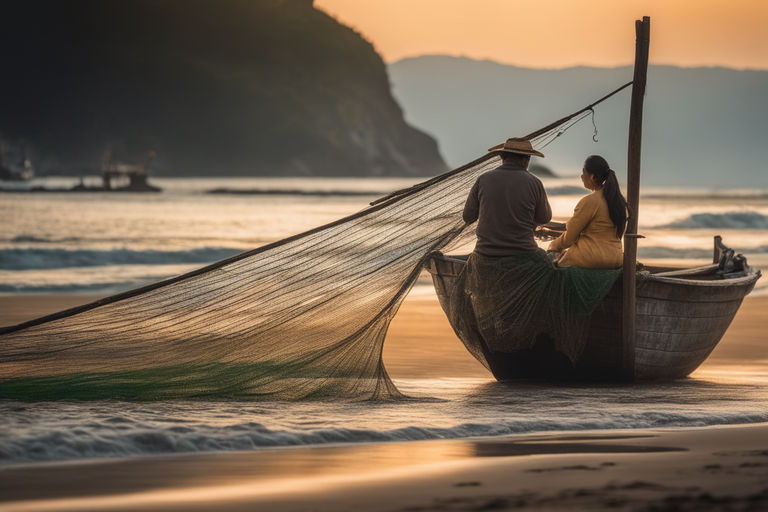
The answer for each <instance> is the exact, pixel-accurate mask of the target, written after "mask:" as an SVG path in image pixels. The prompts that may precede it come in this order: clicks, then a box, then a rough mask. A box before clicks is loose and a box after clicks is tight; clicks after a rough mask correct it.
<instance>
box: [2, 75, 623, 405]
mask: <svg viewBox="0 0 768 512" xmlns="http://www.w3.org/2000/svg"><path fill="white" fill-rule="evenodd" d="M625 87H626V86H625ZM615 92H618V90H617V91H615ZM615 92H614V93H612V94H615ZM609 96H610V95H609ZM609 96H606V97H605V98H607V97H609ZM605 98H603V99H601V100H599V101H598V102H596V103H594V104H597V103H599V102H600V101H603V100H604V99H605ZM594 104H593V105H594ZM590 108H591V106H590V107H587V109H582V110H581V111H579V112H577V113H576V114H573V115H571V116H569V117H566V118H564V119H561V120H559V121H556V122H555V123H552V124H551V125H549V126H547V127H545V128H543V129H542V130H538V131H537V132H534V133H533V134H530V135H529V136H528V137H529V138H532V139H533V142H534V144H535V145H539V146H541V145H542V144H545V143H546V142H547V141H548V140H550V139H551V137H553V136H556V134H558V133H562V130H563V127H567V126H568V125H569V123H573V122H574V119H578V118H579V115H583V114H584V113H585V112H586V111H587V110H589V109H590ZM553 134H555V135H553ZM499 164H500V161H499V158H498V157H497V156H495V155H494V154H493V153H489V154H487V155H485V156H483V157H481V158H479V159H477V160H475V161H474V162H471V163H469V164H467V165H465V166H463V167H460V168H458V169H455V170H453V171H449V172H447V173H445V174H443V175H441V176H438V177H436V178H433V179H431V180H428V181H426V182H424V183H421V184H419V185H416V186H414V187H411V188H410V189H406V190H402V191H398V192H395V193H393V194H390V195H389V196H386V197H384V198H382V199H380V200H379V201H376V202H375V203H373V204H372V205H371V206H370V207H368V208H366V209H364V210H362V211H360V212H358V213H356V214H354V215H351V216H349V217H346V218H344V219H341V220H339V221H336V222H333V223H331V224H328V225H326V226H322V227H319V228H316V229H314V230H311V231H308V232H306V233H302V234H300V235H296V236H294V237H291V238H287V239H285V240H281V241H279V242H276V243H273V244H270V245H267V246H264V247H261V248H258V249H255V250H252V251H249V252H245V253H242V254H240V255H237V256H235V257H233V258H230V259H227V260H224V261H220V262H218V263H215V264H213V265H209V266H208V267H205V268H202V269H199V270H196V271H193V272H191V273H188V274H185V275H182V276H179V277H176V278H172V279H169V280H167V281H163V282H160V283H157V284H154V285H150V286H147V287H144V288H140V289H137V290H132V291H130V292H126V293H123V294H120V295H116V296H113V297H108V298H106V299H102V300H100V301H97V302H94V303H91V304H87V305H84V306H81V307H78V308H73V309H71V310H67V311H63V312H60V313H56V314H54V315H50V316H48V317H43V318H40V319H37V320H33V321H30V322H26V323H24V324H20V325H18V326H13V327H9V328H4V329H0V398H16V399H96V398H115V399H128V400H156V399H167V398H210V397H238V398H254V399H275V400H276V399H313V398H331V397H333V398H336V397H347V398H356V399H389V398H397V397H400V396H401V395H400V393H399V391H398V390H397V388H396V387H395V385H394V384H393V383H392V381H391V380H390V378H389V376H388V375H387V372H386V369H385V368H384V364H383V361H382V349H383V344H384V338H385V335H386V332H387V328H388V326H389V323H390V321H391V320H392V318H393V317H394V315H395V313H396V312H397V310H398V308H399V307H400V305H401V303H402V302H403V299H404V298H405V296H406V295H407V293H408V291H409V290H410V289H411V287H412V286H413V284H414V283H415V282H416V280H417V278H418V276H419V274H420V272H421V271H422V268H423V266H424V264H425V263H426V261H427V260H428V258H429V256H430V253H432V252H433V251H435V250H440V249H445V248H449V246H450V244H458V243H461V241H462V240H467V237H471V236H473V235H474V226H473V225H470V226H467V225H465V224H464V222H463V220H462V216H461V214H462V209H463V206H464V202H465V200H466V197H467V194H468V192H469V190H470V188H471V187H472V185H473V184H474V182H475V180H476V179H477V178H478V176H480V175H481V174H483V173H485V172H487V171H489V170H491V169H494V168H496V167H497V166H498V165H499Z"/></svg>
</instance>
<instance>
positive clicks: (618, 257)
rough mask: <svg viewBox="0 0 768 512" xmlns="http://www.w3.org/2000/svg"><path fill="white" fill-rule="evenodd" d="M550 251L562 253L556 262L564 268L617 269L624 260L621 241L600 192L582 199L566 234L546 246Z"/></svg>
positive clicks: (567, 226) (566, 227) (599, 190)
mask: <svg viewBox="0 0 768 512" xmlns="http://www.w3.org/2000/svg"><path fill="white" fill-rule="evenodd" d="M548 250H550V251H564V252H563V253H562V254H561V255H560V258H559V259H558V260H557V263H558V264H559V265H560V266H563V267H568V266H570V267H584V268H618V267H620V266H621V264H622V260H623V258H624V256H623V252H622V248H621V239H619V238H617V237H616V226H614V225H613V222H611V217H610V216H609V215H608V203H606V202H605V197H604V196H603V189H602V188H601V189H598V190H595V191H594V192H592V193H591V194H589V195H588V196H584V197H582V198H581V200H580V201H579V202H578V204H577V205H576V208H575V209H574V211H573V217H571V218H570V220H569V221H568V222H567V223H566V224H565V233H563V234H562V235H560V237H558V238H557V239H555V240H553V241H552V243H550V244H549V248H548Z"/></svg>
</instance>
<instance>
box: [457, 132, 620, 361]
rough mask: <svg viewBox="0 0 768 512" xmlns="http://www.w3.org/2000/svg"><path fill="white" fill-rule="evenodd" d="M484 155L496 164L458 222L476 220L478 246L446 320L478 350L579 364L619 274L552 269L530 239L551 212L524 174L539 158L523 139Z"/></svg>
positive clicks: (532, 178)
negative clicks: (592, 320)
mask: <svg viewBox="0 0 768 512" xmlns="http://www.w3.org/2000/svg"><path fill="white" fill-rule="evenodd" d="M490 151H492V152H498V154H499V155H501V157H502V159H503V164H502V165H501V166H500V167H498V168H496V169H494V170H491V171H488V172H486V173H485V174H482V175H481V176H480V177H479V178H478V179H477V181H476V182H475V184H474V186H473V187H472V190H471V192H470V193H469V197H467V201H466V203H465V206H464V212H463V214H464V220H465V221H466V222H467V223H471V222H474V221H475V220H477V228H476V232H477V242H476V244H475V250H474V251H473V252H472V253H471V254H470V255H469V256H468V257H467V262H466V264H465V265H464V266H463V268H462V269H461V271H460V272H459V274H458V276H456V281H455V282H454V285H453V287H452V288H451V291H450V293H449V296H448V301H447V302H448V304H447V306H448V307H447V314H448V316H449V318H451V325H452V326H453V328H454V330H455V331H456V332H457V333H458V334H459V338H460V339H462V340H464V339H470V338H472V339H478V340H482V343H481V344H480V345H479V346H480V348H479V349H478V350H482V351H485V352H487V353H489V354H494V353H501V352H503V353H506V354H508V355H510V357H511V358H512V359H509V361H508V362H509V364H511V365H518V364H519V365H522V366H527V365H529V363H530V364H531V365H534V366H536V365H538V364H539V363H542V364H544V365H545V366H547V367H551V368H553V369H554V371H558V369H560V368H562V367H568V366H569V365H571V364H572V363H573V362H574V361H576V360H577V359H578V357H579V356H580V354H581V352H582V350H583V349H584V346H585V343H586V337H585V336H586V328H587V327H588V325H589V317H590V315H591V314H592V312H593V311H594V309H595V307H597V305H598V304H599V303H600V301H601V300H602V299H603V297H605V295H606V294H607V293H608V291H609V290H610V289H611V287H612V286H613V284H614V282H615V281H616V278H617V277H618V275H619V272H620V271H619V270H614V269H595V268H581V267H576V266H570V267H568V266H564V267H560V266H558V265H556V264H555V262H553V261H552V259H551V258H550V257H549V255H548V254H547V253H546V252H545V251H544V250H543V249H540V248H539V247H538V245H537V244H536V242H535V239H534V230H535V229H536V227H537V226H539V225H542V224H546V223H547V222H549V221H550V220H551V217H552V211H551V208H550V206H549V202H548V200H547V195H546V192H545V191H544V185H543V184H542V183H541V181H540V180H539V179H538V178H537V177H535V176H533V175H532V174H531V173H529V172H528V171H527V170H526V167H527V166H528V162H529V159H530V157H531V155H538V156H543V155H542V154H541V153H539V152H538V151H535V150H534V149H533V147H532V146H531V143H530V142H529V141H528V140H525V139H508V140H507V142H505V143H504V144H503V145H500V146H495V147H493V148H491V149H490ZM606 168H607V164H606ZM614 179H615V178H614ZM603 181H605V179H603V180H602V181H601V182H600V183H602V182H603ZM619 250H621V247H619ZM468 348H469V346H468ZM475 348H477V347H475ZM472 350H475V349H474V348H470V351H472ZM512 354H516V355H514V356H513V355H512ZM523 354H527V355H523ZM529 355H530V356H531V357H530V358H529V357H528V356H529ZM518 356H520V357H518ZM501 359H504V360H505V361H506V360H507V359H506V356H504V357H502V358H501ZM498 364H501V365H504V364H507V363H498Z"/></svg>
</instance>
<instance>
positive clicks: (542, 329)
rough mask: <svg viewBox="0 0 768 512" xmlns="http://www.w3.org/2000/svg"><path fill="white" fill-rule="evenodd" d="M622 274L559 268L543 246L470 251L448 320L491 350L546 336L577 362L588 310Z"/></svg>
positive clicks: (512, 348) (524, 345)
mask: <svg viewBox="0 0 768 512" xmlns="http://www.w3.org/2000/svg"><path fill="white" fill-rule="evenodd" d="M620 273H621V269H615V270H613V269H590V268H579V267H558V266H557V265H556V264H555V263H554V261H552V260H551V259H550V257H549V256H548V255H547V254H546V253H545V252H544V251H536V252H526V253H519V254H516V255H513V256H507V257H500V258H498V257H497V258H492V257H487V256H482V255H480V254H477V253H472V254H471V255H470V256H469V258H468V259H467V264H466V265H465V266H464V268H463V270H462V271H461V273H460V274H459V276H458V278H457V280H456V285H455V286H454V288H453V290H452V291H451V294H450V297H449V308H448V309H449V317H450V318H449V319H450V321H451V325H453V327H454V329H456V331H457V332H458V333H459V338H461V339H462V340H475V339H481V340H483V342H484V344H485V346H486V348H487V350H489V351H490V352H505V353H509V352H516V351H521V350H530V349H533V348H534V345H536V343H537V341H538V340H539V339H540V338H539V337H540V336H541V335H546V336H547V337H548V339H549V340H551V342H552V343H553V345H554V348H555V349H556V350H557V351H558V352H560V353H561V354H564V355H565V356H567V357H568V359H569V360H570V361H571V363H575V362H576V361H577V360H578V358H579V356H580V355H581V353H582V352H583V351H584V347H585V345H586V335H587V330H588V327H589V318H590V315H591V314H592V312H593V311H594V309H595V308H596V307H597V305H598V304H599V303H600V301H601V300H603V298H604V297H605V296H606V295H607V294H608V292H609V291H610V290H611V287H612V286H613V284H614V282H615V281H616V279H617V278H618V277H619V274H620ZM468 348H469V347H468ZM470 351H471V350H470Z"/></svg>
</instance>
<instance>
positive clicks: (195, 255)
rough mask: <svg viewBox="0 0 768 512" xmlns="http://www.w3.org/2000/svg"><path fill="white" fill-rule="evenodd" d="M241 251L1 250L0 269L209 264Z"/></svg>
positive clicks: (216, 249)
mask: <svg viewBox="0 0 768 512" xmlns="http://www.w3.org/2000/svg"><path fill="white" fill-rule="evenodd" d="M241 251H242V249H235V248H230V247H203V248H199V249H188V250H183V251H156V250H145V251H137V250H132V249H110V250H95V249H74V250H68V249H1V250H0V269H2V270H41V269H52V268H70V267H94V266H103V265H167V264H191V263H211V262H214V261H218V260H222V259H225V258H229V257H230V256H234V255H235V254H238V253H239V252H241Z"/></svg>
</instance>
